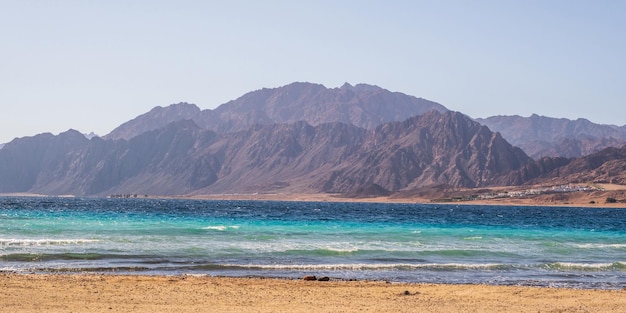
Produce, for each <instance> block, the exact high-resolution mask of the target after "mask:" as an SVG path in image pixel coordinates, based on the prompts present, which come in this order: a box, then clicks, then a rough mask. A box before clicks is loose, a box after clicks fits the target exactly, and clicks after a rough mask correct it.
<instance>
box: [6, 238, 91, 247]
mask: <svg viewBox="0 0 626 313" xmlns="http://www.w3.org/2000/svg"><path fill="white" fill-rule="evenodd" d="M98 241H100V240H97V239H16V238H10V239H0V246H56V245H76V244H84V243H91V242H98Z"/></svg>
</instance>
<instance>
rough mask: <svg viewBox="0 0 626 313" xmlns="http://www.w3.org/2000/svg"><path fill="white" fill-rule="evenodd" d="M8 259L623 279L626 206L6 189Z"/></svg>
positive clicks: (119, 267)
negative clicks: (128, 195)
mask: <svg viewBox="0 0 626 313" xmlns="http://www.w3.org/2000/svg"><path fill="white" fill-rule="evenodd" d="M0 270H3V271H17V272H57V271H60V272H98V273H100V272H104V273H109V272H115V273H130V274H147V275H151V274H166V275H177V274H183V273H184V274H208V275H221V276H268V277H300V276H303V275H311V274H313V275H318V276H330V277H334V278H341V279H377V280H389V281H398V282H435V283H487V284H498V285H533V286H560V287H572V288H600V289H621V288H623V287H624V286H626V210H624V209H603V208H554V207H549V208H548V207H501V206H479V205H462V206H456V205H423V204H382V203H326V202H324V203H316V202H272V201H201V200H162V199H101V198H85V199H80V198H76V199H74V198H20V197H5V198H0Z"/></svg>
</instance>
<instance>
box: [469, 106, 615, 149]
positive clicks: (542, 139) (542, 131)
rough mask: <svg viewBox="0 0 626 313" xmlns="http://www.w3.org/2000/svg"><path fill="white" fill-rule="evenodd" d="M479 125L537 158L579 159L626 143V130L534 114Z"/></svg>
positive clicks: (494, 119)
mask: <svg viewBox="0 0 626 313" xmlns="http://www.w3.org/2000/svg"><path fill="white" fill-rule="evenodd" d="M476 121H478V122H479V123H481V124H483V125H485V126H487V127H489V129H491V130H492V131H494V132H499V133H501V134H502V136H503V137H504V138H505V139H506V140H507V141H508V142H510V143H511V144H513V145H515V146H518V147H520V148H522V149H523V150H524V151H525V152H526V153H527V154H528V155H530V156H531V157H533V158H540V157H543V156H559V157H579V156H583V155H587V154H591V153H593V152H596V151H599V150H601V149H603V148H606V147H611V146H621V145H623V144H625V143H626V127H617V126H613V125H600V124H594V123H592V122H590V121H588V120H586V119H577V120H569V119H565V118H560V119H557V118H550V117H545V116H539V115H536V114H533V115H531V116H530V117H521V116H517V115H516V116H492V117H489V118H486V119H476Z"/></svg>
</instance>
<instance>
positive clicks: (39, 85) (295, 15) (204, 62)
mask: <svg viewBox="0 0 626 313" xmlns="http://www.w3.org/2000/svg"><path fill="white" fill-rule="evenodd" d="M0 41H1V45H0V142H8V141H10V140H11V139H13V138H14V137H22V136H32V135H34V134H37V133H41V132H52V133H55V134H56V133H59V132H62V131H65V130H67V129H69V128H74V129H77V130H79V131H82V132H85V133H88V132H91V131H94V132H96V133H98V134H100V135H104V134H107V133H108V132H109V131H111V130H112V129H113V128H115V127H116V126H118V125H119V124H121V123H123V122H125V121H127V120H130V119H132V118H134V117H135V116H137V115H139V114H142V113H145V112H147V111H148V110H150V109H151V108H153V107H155V106H157V105H160V106H166V105H169V104H171V103H177V102H181V101H186V102H191V103H195V104H197V105H198V106H199V107H200V108H202V109H209V108H215V107H217V106H218V105H220V104H222V103H225V102H227V101H229V100H232V99H235V98H237V97H239V96H241V95H243V94H244V93H246V92H248V91H252V90H256V89H260V88H263V87H279V86H282V85H286V84H289V83H291V82H294V81H307V82H315V83H321V84H324V85H325V86H326V87H339V86H341V85H342V84H343V83H344V82H349V83H351V84H356V83H368V84H374V85H378V86H380V87H383V88H386V89H389V90H391V91H399V92H403V93H406V94H410V95H414V96H417V97H423V98H426V99H429V100H433V101H437V102H439V103H441V104H443V105H445V106H446V107H448V108H449V109H451V110H456V111H461V112H463V113H465V114H467V115H469V116H471V117H487V116H491V115H513V114H518V115H523V116H528V115H530V114H532V113H537V114H540V115H546V116H552V117H566V118H572V119H574V118H578V117H584V118H588V119H590V120H591V121H593V122H596V123H604V124H616V125H624V124H626V79H625V78H626V1H620V0H614V1H606V0H600V1H572V0H563V1H559V0H540V1H532V0H520V1H507V0H496V1H480V0H473V1H445V0H444V1H439V0H437V1H434V0H433V1H342V0H332V1H291V0H289V1H271V0H270V1H154V0H146V1H132V0H129V1H115V0H102V1H90V0H76V1H64V0H55V1H47V0H42V1H31V0H0Z"/></svg>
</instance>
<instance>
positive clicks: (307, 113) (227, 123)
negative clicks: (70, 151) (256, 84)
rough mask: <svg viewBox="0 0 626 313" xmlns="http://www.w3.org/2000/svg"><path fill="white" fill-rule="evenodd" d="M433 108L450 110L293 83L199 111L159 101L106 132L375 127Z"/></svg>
mask: <svg viewBox="0 0 626 313" xmlns="http://www.w3.org/2000/svg"><path fill="white" fill-rule="evenodd" d="M431 110H436V111H440V112H444V111H447V109H446V108H445V107H444V106H442V105H440V104H438V103H435V102H432V101H428V100H425V99H421V98H416V97H413V96H408V95H405V94H402V93H399V92H391V91H388V90H386V89H383V88H380V87H377V86H372V85H366V84H358V85H356V86H352V85H350V84H348V83H346V84H344V85H343V86H342V87H340V88H326V87H324V86H323V85H319V84H312V83H292V84H289V85H286V86H283V87H279V88H271V89H268V88H264V89H261V90H257V91H253V92H249V93H247V94H245V95H243V96H241V97H239V98H238V99H236V100H232V101H229V102H227V103H225V104H222V105H220V106H219V107H217V108H216V109H214V110H208V109H207V110H202V111H201V110H200V109H199V108H198V107H197V106H195V105H193V104H188V103H179V104H175V105H171V106H169V107H166V108H162V107H157V108H155V109H153V110H152V111H150V112H148V113H146V114H143V115H141V116H139V117H137V118H135V119H133V120H131V121H129V122H127V123H124V124H123V125H121V126H120V127H118V128H116V129H115V130H113V131H112V132H111V133H110V134H108V135H106V136H105V138H106V139H130V138H132V137H134V136H137V135H139V134H141V133H143V132H146V131H150V130H154V129H158V128H161V127H164V126H165V125H167V124H169V123H171V122H175V121H180V120H185V119H191V120H193V121H194V122H195V123H196V124H197V125H198V126H199V127H201V128H203V129H208V130H212V131H215V132H218V133H228V132H233V131H241V130H246V129H248V128H249V127H251V126H253V125H271V124H283V123H295V122H298V121H306V122H307V123H309V124H310V125H312V126H317V125H319V124H323V123H332V122H340V123H345V124H351V125H355V126H357V127H361V128H366V129H372V128H374V127H376V126H378V125H380V124H383V123H387V122H391V121H401V120H404V119H406V118H408V117H411V116H415V115H421V114H424V113H426V112H428V111H431Z"/></svg>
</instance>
